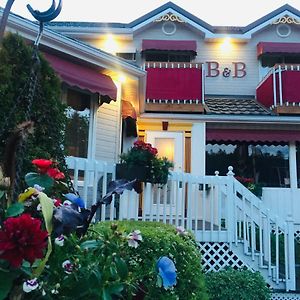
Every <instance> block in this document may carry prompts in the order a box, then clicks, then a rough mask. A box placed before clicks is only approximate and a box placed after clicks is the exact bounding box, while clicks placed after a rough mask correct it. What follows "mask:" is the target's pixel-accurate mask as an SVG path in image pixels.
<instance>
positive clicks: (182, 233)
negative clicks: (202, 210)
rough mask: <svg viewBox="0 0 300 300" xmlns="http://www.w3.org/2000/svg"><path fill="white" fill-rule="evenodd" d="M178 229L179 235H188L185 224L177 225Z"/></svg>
mask: <svg viewBox="0 0 300 300" xmlns="http://www.w3.org/2000/svg"><path fill="white" fill-rule="evenodd" d="M176 231H177V234H178V235H187V234H188V232H187V231H186V230H185V229H184V227H183V226H178V227H176Z"/></svg>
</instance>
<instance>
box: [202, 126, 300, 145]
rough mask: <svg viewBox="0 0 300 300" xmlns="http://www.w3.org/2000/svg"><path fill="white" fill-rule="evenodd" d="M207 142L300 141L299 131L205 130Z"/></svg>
mask: <svg viewBox="0 0 300 300" xmlns="http://www.w3.org/2000/svg"><path fill="white" fill-rule="evenodd" d="M206 140H207V141H217V142H219V141H223V142H268V143H271V142H277V143H280V142H286V143H288V142H295V141H300V131H291V130H276V131H275V130H274V131H272V130H266V129H262V130H254V129H253V130H251V129H248V130H247V129H246V130H242V129H212V128H208V129H207V130H206Z"/></svg>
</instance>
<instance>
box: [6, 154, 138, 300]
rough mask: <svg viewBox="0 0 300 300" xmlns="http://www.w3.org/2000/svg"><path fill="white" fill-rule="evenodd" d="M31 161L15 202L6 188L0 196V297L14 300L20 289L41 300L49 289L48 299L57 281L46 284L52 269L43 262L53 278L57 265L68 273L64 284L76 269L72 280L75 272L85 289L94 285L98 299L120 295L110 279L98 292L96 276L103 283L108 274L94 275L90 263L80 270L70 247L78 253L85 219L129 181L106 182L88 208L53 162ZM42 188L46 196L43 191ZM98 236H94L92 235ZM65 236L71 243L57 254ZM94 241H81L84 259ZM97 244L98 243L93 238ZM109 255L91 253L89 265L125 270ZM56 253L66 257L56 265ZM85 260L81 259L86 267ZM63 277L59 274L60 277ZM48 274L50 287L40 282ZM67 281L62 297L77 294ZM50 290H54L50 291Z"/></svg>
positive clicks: (119, 192)
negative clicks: (100, 256) (99, 196)
mask: <svg viewBox="0 0 300 300" xmlns="http://www.w3.org/2000/svg"><path fill="white" fill-rule="evenodd" d="M32 164H33V165H35V167H36V172H31V173H28V174H26V176H25V182H26V183H27V185H28V188H27V189H26V190H25V191H24V192H23V193H21V194H20V195H19V197H18V199H17V200H18V202H16V201H14V202H13V203H10V202H9V201H7V198H8V193H7V192H4V193H2V197H1V198H0V200H1V201H0V207H1V208H2V212H3V214H2V215H0V279H1V280H0V281H1V283H0V288H1V289H0V299H1V300H2V299H6V297H7V295H8V294H9V297H10V298H12V299H14V298H15V297H19V296H20V295H21V294H22V293H25V298H28V299H33V297H35V296H34V295H36V297H37V299H40V298H41V297H42V295H43V294H44V293H45V291H47V292H49V293H48V295H47V297H48V298H49V297H50V296H49V295H51V294H54V295H56V289H58V287H57V285H56V284H55V286H51V284H50V283H51V278H52V277H51V272H50V271H48V269H47V268H46V265H47V266H49V265H50V266H52V265H53V266H54V267H53V268H51V271H52V270H53V271H54V276H56V275H57V274H58V273H59V270H60V269H62V272H61V273H62V274H68V275H70V276H69V277H68V278H66V279H65V281H64V282H67V283H68V282H69V281H70V282H72V275H71V274H73V271H74V272H75V271H77V269H80V270H79V271H78V273H77V272H76V274H75V273H74V274H73V275H74V278H75V279H76V280H77V278H78V276H79V277H80V276H81V275H82V276H83V279H82V281H84V280H88V281H84V282H85V285H84V287H85V286H86V284H87V282H88V284H89V286H90V288H91V289H92V290H93V289H97V293H96V295H98V296H100V297H102V296H103V299H111V295H112V294H114V295H116V294H117V295H118V294H120V293H121V291H122V290H123V286H121V285H120V283H118V282H115V281H114V282H113V283H112V285H110V286H109V288H107V285H105V286H104V285H103V288H102V289H100V291H99V288H98V287H99V284H98V283H99V282H98V280H100V279H101V280H102V279H105V281H103V284H105V282H106V281H107V280H111V277H110V276H111V273H109V275H107V276H108V277H105V276H106V273H105V272H106V271H105V272H102V273H101V274H100V273H99V272H98V273H93V270H94V269H93V267H91V270H92V273H91V274H90V277H88V276H87V274H86V273H85V272H87V271H88V272H90V271H91V270H90V269H89V270H85V269H84V268H82V269H81V268H80V265H78V264H77V260H76V259H75V258H76V255H75V254H74V251H75V252H76V251H78V247H79V245H80V244H82V243H83V241H84V238H85V237H84V236H85V234H86V232H87V229H88V227H89V225H90V222H91V220H92V219H93V217H94V214H95V212H96V210H97V209H98V208H99V206H100V205H102V204H109V203H110V202H111V199H112V195H114V194H118V195H119V194H121V193H123V191H124V190H125V189H132V188H133V184H134V182H126V181H124V180H121V181H115V182H111V183H110V184H109V186H108V193H107V194H106V195H105V196H104V197H103V198H102V199H101V200H100V201H98V202H97V203H96V204H94V205H93V206H92V208H91V210H88V209H86V208H85V204H84V200H83V199H81V198H80V196H79V195H78V194H74V193H70V192H69V191H68V188H67V186H66V183H65V182H64V180H65V175H64V173H63V172H61V171H60V169H59V164H58V163H57V162H56V161H54V160H46V159H34V160H33V161H32ZM41 185H44V186H41ZM45 191H47V193H48V194H45V193H44V192H45ZM97 239H99V238H98V237H97ZM64 240H66V244H67V245H69V246H70V247H69V248H68V246H66V247H65V248H64V250H63V251H62V252H61V251H60V247H62V246H63V244H64ZM107 241H111V242H112V239H111V238H108V239H107ZM94 244H95V243H94V242H93V241H91V240H89V241H87V242H86V243H85V244H83V245H81V246H82V247H83V248H82V251H83V252H82V253H83V257H84V259H87V260H90V258H91V256H89V255H88V253H86V248H89V249H90V248H94V246H92V245H94ZM96 245H98V241H97V242H96ZM116 247H118V246H116ZM79 248H80V247H79ZM66 249H67V252H66V251H65V250H66ZM53 250H54V251H53ZM108 250H114V249H108ZM101 251H102V250H101ZM61 253H63V254H61ZM107 253H110V252H107ZM113 253H114V252H111V253H110V255H111V260H109V261H107V260H106V259H110V258H109V257H108V258H107V255H106V254H105V256H104V257H103V259H104V260H101V259H99V260H96V261H95V257H93V259H94V261H93V262H92V265H93V266H94V265H95V264H97V263H98V264H100V266H104V265H106V263H107V265H108V266H109V272H110V270H111V268H112V265H113V264H116V268H117V269H118V270H119V269H120V270H121V269H122V270H121V271H120V272H121V274H124V268H125V267H126V265H125V264H124V263H123V262H122V259H121V258H120V257H119V258H118V257H116V256H115V255H113ZM61 255H65V256H66V257H67V259H65V260H64V261H62V262H60V268H59V269H58V268H57V267H56V262H57V259H59V258H60V257H61ZM74 257H75V258H74ZM73 258H74V260H72V261H71V260H70V259H73ZM84 259H83V260H82V263H83V265H86V262H85V260H84ZM64 276H66V275H64ZM64 276H61V278H60V279H62V278H64ZM99 276H100V277H99ZM120 276H121V277H120V279H122V280H125V277H126V276H125V275H120ZM48 277H49V285H46V284H45V280H48ZM95 277H96V278H95ZM43 280H44V284H43ZM93 280H94V281H93ZM59 281H60V280H59ZM93 284H95V285H93ZM69 285H71V283H70V284H68V287H67V288H66V290H64V292H63V294H62V295H63V296H64V297H65V296H66V297H67V296H68V295H73V296H72V297H71V299H74V297H75V295H80V293H79V292H78V291H77V292H74V291H73V289H72V291H70V289H69ZM49 286H50V287H51V290H50V291H48V289H47V287H49ZM76 286H78V284H77V285H76ZM81 289H82V293H83V295H86V293H87V292H84V289H83V287H82V286H81ZM75 290H76V289H75ZM52 291H54V292H53V293H52ZM88 292H89V290H88ZM99 293H101V294H99ZM92 295H94V294H92ZM50 298H51V297H50ZM59 299H60V298H59ZM76 299H77V296H76Z"/></svg>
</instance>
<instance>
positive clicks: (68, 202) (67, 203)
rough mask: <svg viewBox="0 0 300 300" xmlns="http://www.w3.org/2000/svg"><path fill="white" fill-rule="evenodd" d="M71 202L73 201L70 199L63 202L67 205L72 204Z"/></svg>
mask: <svg viewBox="0 0 300 300" xmlns="http://www.w3.org/2000/svg"><path fill="white" fill-rule="evenodd" d="M71 204H72V202H71V201H70V200H65V201H64V203H63V205H66V206H68V205H71Z"/></svg>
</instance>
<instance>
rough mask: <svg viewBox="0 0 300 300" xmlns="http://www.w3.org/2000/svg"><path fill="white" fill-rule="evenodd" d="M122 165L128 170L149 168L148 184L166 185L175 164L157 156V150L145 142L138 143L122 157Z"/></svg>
mask: <svg viewBox="0 0 300 300" xmlns="http://www.w3.org/2000/svg"><path fill="white" fill-rule="evenodd" d="M120 159H121V163H123V164H126V166H127V167H128V168H130V167H132V166H139V167H148V168H149V171H148V175H147V180H146V181H147V182H152V183H161V184H166V183H167V181H168V175H169V169H170V168H171V167H173V163H172V162H170V161H169V160H168V159H167V158H166V157H163V158H160V157H158V156H157V149H156V148H154V147H152V145H151V144H149V143H145V142H143V141H136V142H135V143H134V146H133V147H132V148H131V149H130V150H129V151H128V152H127V153H123V154H121V156H120Z"/></svg>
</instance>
